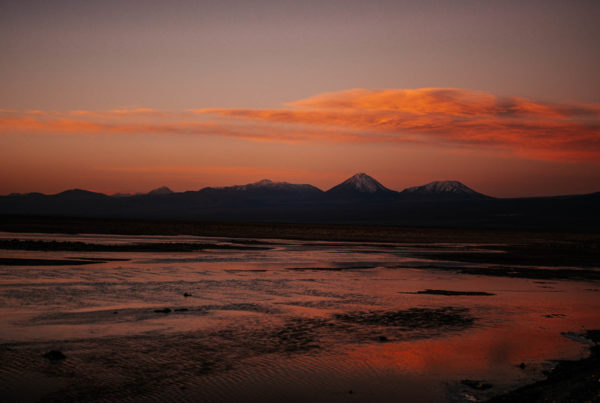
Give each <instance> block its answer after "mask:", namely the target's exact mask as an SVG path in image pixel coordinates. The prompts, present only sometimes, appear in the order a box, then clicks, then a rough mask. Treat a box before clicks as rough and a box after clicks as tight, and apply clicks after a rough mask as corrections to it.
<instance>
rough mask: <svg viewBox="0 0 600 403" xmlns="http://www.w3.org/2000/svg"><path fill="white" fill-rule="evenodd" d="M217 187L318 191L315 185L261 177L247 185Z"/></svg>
mask: <svg viewBox="0 0 600 403" xmlns="http://www.w3.org/2000/svg"><path fill="white" fill-rule="evenodd" d="M217 189H229V190H235V191H245V190H257V189H270V190H287V191H301V190H310V191H320V190H319V189H317V188H316V187H314V186H312V185H297V184H294V183H289V182H273V181H272V180H270V179H262V180H259V181H258V182H254V183H248V184H247V185H236V186H228V187H225V188H217Z"/></svg>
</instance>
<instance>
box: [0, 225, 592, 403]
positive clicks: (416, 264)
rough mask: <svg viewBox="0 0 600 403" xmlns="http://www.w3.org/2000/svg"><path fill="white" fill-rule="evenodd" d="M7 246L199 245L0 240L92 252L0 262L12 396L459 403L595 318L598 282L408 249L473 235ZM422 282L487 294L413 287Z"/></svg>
mask: <svg viewBox="0 0 600 403" xmlns="http://www.w3.org/2000/svg"><path fill="white" fill-rule="evenodd" d="M14 238H20V239H28V240H42V241H44V240H58V241H61V242H86V243H93V244H101V245H128V244H140V243H145V244H156V245H159V244H164V243H198V244H203V245H204V247H203V248H202V250H198V251H184V252H173V251H164V250H161V251H156V252H152V251H148V252H123V251H115V252H111V251H76V252H74V251H60V250H49V251H36V250H3V251H2V252H1V253H2V257H3V258H10V259H56V260H61V259H62V260H69V259H78V260H81V259H88V260H90V261H93V262H94V263H91V264H86V265H81V266H72V265H69V264H58V265H39V266H26V265H10V264H5V265H2V266H0V315H1V316H2V325H1V327H0V343H2V346H1V348H0V354H2V358H3V362H6V363H7V365H5V366H4V368H3V369H1V370H0V390H2V391H3V392H4V393H5V394H6V395H7V396H8V395H10V396H17V397H19V398H22V399H25V400H27V399H29V398H31V396H29V395H26V391H23V390H22V389H23V388H22V387H20V386H19V385H20V384H19V383H18V382H16V381H15V377H16V376H17V375H16V374H21V375H22V374H24V373H27V374H29V375H27V376H29V378H28V379H29V380H30V382H32V383H33V384H39V385H46V386H44V388H45V389H44V388H42V389H43V390H47V391H48V392H47V393H48V394H49V396H50V397H52V396H54V397H57V396H60V397H67V398H72V399H76V400H79V399H81V398H82V397H85V396H88V397H90V396H91V397H92V398H93V399H96V398H98V399H103V398H106V399H114V400H119V399H122V398H130V397H152V398H156V399H160V400H186V399H189V400H198V399H202V400H206V401H210V400H214V401H224V400H226V401H235V400H237V401H241V400H244V401H252V400H255V401H264V400H285V401H306V400H315V401H351V400H358V401H360V400H362V399H364V398H365V396H371V397H372V398H373V399H375V401H397V400H398V399H405V400H409V401H424V400H427V401H447V400H459V401H460V400H465V401H468V400H472V399H482V398H485V397H489V396H492V395H494V394H497V393H499V391H502V390H505V389H506V388H510V387H514V385H517V384H521V383H526V382H529V381H531V380H533V379H537V378H539V377H540V376H541V371H542V370H544V369H547V368H548V367H549V366H550V365H551V363H550V362H549V360H552V359H577V358H580V357H582V356H584V355H585V354H586V351H587V350H586V346H585V345H584V344H582V343H580V342H577V341H576V340H574V339H573V338H567V337H564V336H563V335H561V333H563V332H577V331H581V330H584V329H592V328H599V327H600V318H599V317H598V314H597V312H598V311H599V309H600V299H599V298H598V284H597V283H592V282H575V281H558V280H551V281H540V280H534V279H527V278H504V277H488V276H481V275H468V274H464V273H456V272H452V271H445V270H444V271H440V270H432V269H429V268H426V266H427V265H428V264H430V261H429V260H428V259H426V258H425V257H422V258H416V257H415V255H414V254H413V253H412V252H414V251H416V250H418V252H419V255H422V254H423V253H427V251H430V252H437V251H439V250H452V251H454V252H456V251H462V250H473V249H477V248H478V245H476V244H440V245H428V246H427V247H423V246H422V245H406V244H377V243H371V244H369V243H361V244H356V243H340V242H302V241H289V240H286V241H281V240H273V239H269V240H259V241H258V242H257V241H256V240H245V239H240V240H235V239H220V238H206V237H192V236H185V237H150V236H135V237H127V236H107V235H84V236H74V235H61V236H57V235H45V234H18V235H17V234H1V235H0V239H14ZM211 244H212V245H216V246H215V248H214V249H213V248H210V247H206V245H211ZM222 245H233V246H239V245H245V247H244V248H241V249H220V248H219V247H221V246H222ZM252 245H260V246H261V247H265V245H267V246H268V248H269V249H264V248H261V249H259V248H254V249H253V247H252ZM217 246H219V247H217ZM157 249H160V247H158V246H157ZM437 264H438V265H441V264H445V265H446V266H447V267H450V268H452V267H457V266H461V267H463V266H464V265H463V264H461V263H456V262H437ZM424 266H425V267H424ZM473 266H474V267H475V266H476V267H478V268H480V269H481V268H485V265H482V264H473ZM426 289H434V290H451V291H456V292H458V291H464V292H470V291H477V292H484V293H489V294H492V295H485V294H483V295H435V294H433V295H432V294H419V293H418V291H422V290H426ZM55 348H60V349H61V351H64V353H65V355H66V356H67V357H68V358H67V360H65V361H64V362H62V363H60V364H57V365H54V364H52V365H51V364H49V363H47V362H46V361H47V360H44V359H43V358H41V354H40V353H41V352H44V351H47V350H48V349H55ZM90 373H93V374H96V376H94V377H90V376H89V374H90ZM32 374H33V375H32ZM19 376H20V375H19ZM65 379H66V380H65ZM465 379H471V380H478V381H482V382H483V381H484V382H486V383H489V384H491V385H493V386H492V387H491V388H487V389H485V390H483V388H481V389H482V390H479V389H477V388H473V387H470V386H468V385H465V384H464V383H461V380H465ZM48 385H50V386H48ZM40 387H41V386H40ZM19 393H21V394H19ZM53 394H54V395H53ZM37 397H39V396H37V395H36V398H37ZM167 398H168V399H167ZM31 399H33V398H31Z"/></svg>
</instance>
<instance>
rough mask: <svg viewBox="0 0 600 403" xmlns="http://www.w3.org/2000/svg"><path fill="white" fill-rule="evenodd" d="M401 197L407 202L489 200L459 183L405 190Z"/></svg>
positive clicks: (439, 182)
mask: <svg viewBox="0 0 600 403" xmlns="http://www.w3.org/2000/svg"><path fill="white" fill-rule="evenodd" d="M400 196H401V197H403V198H404V199H406V200H435V199H437V200H474V199H489V198H490V196H486V195H484V194H482V193H479V192H476V191H474V190H473V189H471V188H470V187H468V186H466V185H464V184H462V183H461V182H458V181H435V182H431V183H428V184H426V185H423V186H415V187H411V188H407V189H404V190H403V191H402V192H400Z"/></svg>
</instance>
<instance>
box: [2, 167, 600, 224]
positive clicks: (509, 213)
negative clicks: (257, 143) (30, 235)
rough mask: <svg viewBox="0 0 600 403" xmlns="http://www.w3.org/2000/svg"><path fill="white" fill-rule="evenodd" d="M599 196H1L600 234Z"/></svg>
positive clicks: (46, 210) (21, 202) (128, 207)
mask: <svg viewBox="0 0 600 403" xmlns="http://www.w3.org/2000/svg"><path fill="white" fill-rule="evenodd" d="M599 205H600V192H598V193H591V194H586V195H568V196H555V197H532V198H511V199H502V198H493V197H490V196H486V195H484V194H481V193H479V192H477V191H475V190H473V189H471V188H469V187H468V186H466V185H464V184H462V183H461V182H458V181H437V182H431V183H428V184H426V185H423V186H416V187H411V188H407V189H404V190H402V191H401V192H397V191H395V190H391V189H388V188H387V187H385V186H384V185H382V184H381V183H380V182H378V181H377V180H375V179H374V178H372V177H371V176H369V175H367V174H364V173H359V174H356V175H354V176H352V177H350V178H348V179H346V180H345V181H343V182H342V183H340V184H338V185H336V186H334V187H332V188H331V189H329V190H328V191H326V192H324V191H322V190H321V189H319V188H317V187H315V186H312V185H309V184H292V183H287V182H273V181H271V180H268V179H264V180H261V181H258V182H255V183H249V184H246V185H237V186H227V187H206V188H203V189H200V190H194V191H186V192H173V191H172V190H170V189H169V188H167V187H165V186H164V187H160V188H158V189H154V190H152V191H150V192H149V193H145V194H135V195H123V194H120V195H119V194H117V195H113V196H108V195H105V194H102V193H96V192H89V191H86V190H81V189H73V190H67V191H64V192H61V193H58V194H55V195H44V194H41V193H28V194H11V195H8V196H0V215H25V216H70V217H89V218H92V217H104V218H132V219H176V220H199V221H241V222H258V221H261V222H289V223H297V222H307V223H324V224H327V223H341V224H375V225H404V226H416V227H419V226H428V227H463V228H506V229H537V230H552V231H555V230H561V231H562V230H567V231H594V232H598V231H600V209H599V208H598V206H599Z"/></svg>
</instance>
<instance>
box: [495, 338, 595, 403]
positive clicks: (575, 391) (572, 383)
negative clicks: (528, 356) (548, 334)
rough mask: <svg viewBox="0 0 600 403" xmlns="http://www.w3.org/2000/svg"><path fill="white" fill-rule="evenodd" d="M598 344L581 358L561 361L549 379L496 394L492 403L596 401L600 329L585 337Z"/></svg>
mask: <svg viewBox="0 0 600 403" xmlns="http://www.w3.org/2000/svg"><path fill="white" fill-rule="evenodd" d="M583 337H585V338H586V339H588V340H590V341H591V342H593V343H594V345H593V346H591V347H590V355H589V356H588V357H587V358H583V359H581V360H574V361H571V360H559V361H558V364H557V365H556V367H554V369H553V370H552V371H550V372H549V373H548V374H547V377H546V379H544V380H541V381H537V382H534V383H531V384H527V385H525V386H521V387H519V388H517V389H515V390H513V391H511V392H508V393H505V394H502V395H498V396H495V397H493V398H491V399H489V400H487V402H488V403H503V402H596V401H599V400H600V344H599V342H600V330H588V331H587V332H586V334H585V335H584V336H583Z"/></svg>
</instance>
